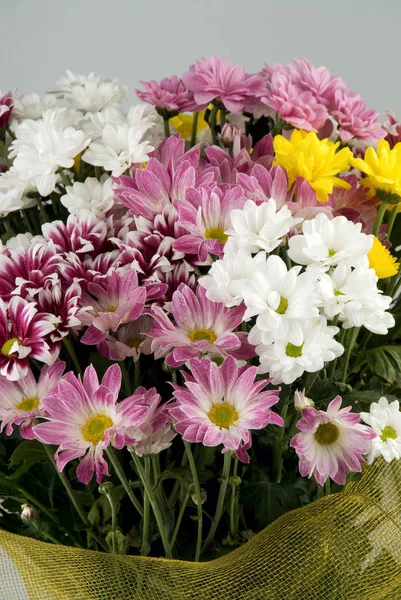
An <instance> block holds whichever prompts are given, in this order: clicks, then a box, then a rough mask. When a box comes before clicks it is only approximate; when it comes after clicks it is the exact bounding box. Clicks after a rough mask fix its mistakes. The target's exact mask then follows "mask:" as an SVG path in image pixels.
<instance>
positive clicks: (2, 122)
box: [0, 92, 14, 129]
mask: <svg viewBox="0 0 401 600" xmlns="http://www.w3.org/2000/svg"><path fill="white" fill-rule="evenodd" d="M13 107H14V98H13V96H12V92H7V93H6V94H3V95H1V92H0V129H1V128H2V127H7V125H8V123H9V121H10V117H11V112H12V110H13Z"/></svg>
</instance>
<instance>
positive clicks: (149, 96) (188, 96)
mask: <svg viewBox="0 0 401 600" xmlns="http://www.w3.org/2000/svg"><path fill="white" fill-rule="evenodd" d="M139 83H140V84H141V85H142V86H143V87H144V88H145V90H144V91H143V90H135V93H136V95H137V96H138V98H139V99H140V100H142V102H149V104H153V106H154V107H155V108H156V110H158V111H159V112H163V110H164V111H166V112H167V114H168V115H175V114H177V113H181V112H192V111H194V110H198V108H199V107H198V106H197V104H196V102H195V100H194V96H193V93H192V92H190V91H189V90H188V89H187V88H186V87H185V85H184V84H183V82H182V81H181V79H179V78H178V77H177V76H176V75H174V76H172V77H165V78H164V79H162V80H161V81H160V82H157V81H154V80H152V81H140V82H139Z"/></svg>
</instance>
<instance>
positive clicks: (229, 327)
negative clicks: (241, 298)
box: [148, 284, 255, 367]
mask: <svg viewBox="0 0 401 600" xmlns="http://www.w3.org/2000/svg"><path fill="white" fill-rule="evenodd" d="M244 311H245V308H244V307H243V306H238V307H235V308H231V309H228V308H226V307H225V306H224V304H222V303H218V302H211V301H210V300H208V298H207V297H206V291H205V290H204V289H203V288H201V287H198V288H197V289H196V291H195V292H194V291H192V290H191V289H190V288H189V287H188V286H186V285H184V284H183V285H180V287H179V288H178V290H177V291H176V292H174V294H173V301H172V304H171V314H172V317H173V319H174V321H172V320H170V319H169V317H168V316H167V314H166V313H165V312H164V311H163V310H162V309H161V308H160V307H158V306H153V307H152V316H153V318H154V320H155V323H154V325H153V328H152V331H151V333H150V334H148V335H149V336H150V337H151V338H152V351H153V352H154V354H155V358H156V359H158V358H160V357H162V356H167V358H166V363H167V364H168V365H169V366H171V367H180V366H181V365H183V364H184V363H185V362H187V361H188V360H189V359H190V358H195V357H198V356H200V355H202V354H212V355H216V354H217V355H218V356H226V355H227V354H233V355H234V356H235V357H236V358H241V359H246V358H250V357H251V356H254V355H255V353H254V350H253V348H252V347H251V346H250V345H249V344H247V343H246V334H243V333H242V332H237V333H234V332H233V330H234V329H235V328H236V327H238V326H239V325H240V324H241V323H242V320H243V315H244Z"/></svg>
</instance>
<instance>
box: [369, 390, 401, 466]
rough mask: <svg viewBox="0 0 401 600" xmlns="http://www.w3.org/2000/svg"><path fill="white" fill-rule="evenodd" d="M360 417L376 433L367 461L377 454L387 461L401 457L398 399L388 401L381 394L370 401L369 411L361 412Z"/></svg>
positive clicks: (400, 415)
mask: <svg viewBox="0 0 401 600" xmlns="http://www.w3.org/2000/svg"><path fill="white" fill-rule="evenodd" d="M361 418H362V421H364V422H365V423H367V424H368V425H370V427H371V428H372V429H373V431H374V432H375V433H376V437H375V438H374V439H373V440H372V442H371V446H370V448H369V454H368V456H367V462H368V463H371V462H373V461H374V459H375V458H377V457H378V456H383V458H384V460H385V461H387V462H391V461H392V460H394V459H399V458H401V412H400V403H399V402H398V400H394V401H393V402H389V401H388V400H387V398H385V397H384V396H382V397H381V398H380V400H379V401H378V402H372V404H371V405H370V411H369V412H361Z"/></svg>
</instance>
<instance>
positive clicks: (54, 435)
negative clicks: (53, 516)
mask: <svg viewBox="0 0 401 600" xmlns="http://www.w3.org/2000/svg"><path fill="white" fill-rule="evenodd" d="M120 387H121V370H120V367H119V366H118V365H112V366H111V367H109V368H108V369H107V371H106V373H105V374H104V376H103V379H102V381H101V383H99V380H98V377H97V375H96V371H95V369H94V368H93V367H92V365H90V366H89V367H88V368H87V369H86V370H85V373H84V376H83V379H82V380H81V378H77V377H76V376H75V375H74V374H73V373H72V372H70V373H67V375H65V377H64V378H63V379H62V380H61V381H60V382H59V384H58V386H57V388H56V389H55V390H53V393H52V395H51V396H48V397H47V398H45V399H44V400H43V406H44V409H45V411H46V417H45V418H46V419H47V421H46V422H44V423H39V425H36V426H35V427H34V433H35V436H36V437H37V438H38V439H39V440H40V441H41V442H43V443H44V444H54V445H56V446H58V449H57V450H56V453H55V455H54V458H55V460H56V463H57V468H58V470H59V471H62V470H63V469H64V467H65V465H66V464H67V463H68V462H70V461H71V460H74V459H76V458H81V457H82V456H83V457H84V458H83V459H82V460H81V461H80V463H79V465H78V468H77V476H78V480H79V481H81V482H82V483H85V484H86V483H89V481H90V480H91V479H92V476H93V474H94V473H95V474H96V481H97V482H98V483H101V481H102V478H103V475H108V474H109V471H108V465H107V462H106V461H105V459H104V457H103V451H104V450H105V449H106V448H107V447H108V446H109V445H112V446H114V448H117V449H118V450H121V449H122V448H123V447H124V446H126V445H128V444H132V443H133V442H134V441H135V440H134V439H132V438H131V437H130V436H129V435H128V434H127V429H129V428H132V427H138V426H139V425H140V424H141V423H142V421H143V420H144V418H145V416H146V413H147V410H148V409H147V407H146V406H142V405H141V404H139V403H137V402H135V398H134V397H133V396H130V397H129V398H126V399H125V400H122V401H121V402H117V400H118V394H119V392H120Z"/></svg>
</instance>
